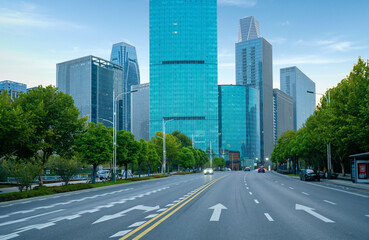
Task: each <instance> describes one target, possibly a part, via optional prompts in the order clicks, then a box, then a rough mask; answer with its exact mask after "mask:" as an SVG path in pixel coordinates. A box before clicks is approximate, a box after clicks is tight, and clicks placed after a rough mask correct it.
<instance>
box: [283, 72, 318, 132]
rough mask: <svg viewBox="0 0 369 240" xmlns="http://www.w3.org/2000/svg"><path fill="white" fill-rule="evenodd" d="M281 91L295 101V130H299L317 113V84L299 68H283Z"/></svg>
mask: <svg viewBox="0 0 369 240" xmlns="http://www.w3.org/2000/svg"><path fill="white" fill-rule="evenodd" d="M280 84H281V90H282V91H283V92H285V93H287V94H288V95H290V96H291V97H292V99H293V114H294V130H298V129H299V128H301V127H302V124H304V123H305V121H306V119H307V118H308V117H309V116H310V115H311V114H313V112H314V111H315V94H311V93H308V92H307V91H311V92H314V93H315V83H314V82H313V81H312V80H311V79H310V78H309V77H307V76H306V75H305V74H304V73H303V72H301V71H300V69H298V68H297V67H295V66H294V67H288V68H281V70H280Z"/></svg>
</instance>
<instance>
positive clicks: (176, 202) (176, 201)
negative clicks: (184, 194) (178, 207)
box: [173, 200, 181, 203]
mask: <svg viewBox="0 0 369 240" xmlns="http://www.w3.org/2000/svg"><path fill="white" fill-rule="evenodd" d="M180 201H181V200H175V201H173V202H174V203H177V202H180Z"/></svg>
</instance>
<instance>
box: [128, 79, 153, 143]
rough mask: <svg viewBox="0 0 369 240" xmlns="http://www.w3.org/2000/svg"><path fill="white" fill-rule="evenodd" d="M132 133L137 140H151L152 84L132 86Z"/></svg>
mask: <svg viewBox="0 0 369 240" xmlns="http://www.w3.org/2000/svg"><path fill="white" fill-rule="evenodd" d="M131 91H137V92H133V93H132V94H131V130H130V131H131V132H132V133H133V135H135V139H136V140H140V138H143V139H145V140H146V141H148V140H149V137H150V135H149V133H150V131H149V121H150V84H149V83H143V84H140V85H133V86H131Z"/></svg>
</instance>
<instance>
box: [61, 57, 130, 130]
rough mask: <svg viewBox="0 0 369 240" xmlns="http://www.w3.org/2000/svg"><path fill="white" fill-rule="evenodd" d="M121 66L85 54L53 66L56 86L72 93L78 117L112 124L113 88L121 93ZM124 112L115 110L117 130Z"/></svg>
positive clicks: (62, 90)
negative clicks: (78, 112) (54, 67)
mask: <svg viewBox="0 0 369 240" xmlns="http://www.w3.org/2000/svg"><path fill="white" fill-rule="evenodd" d="M122 79H123V67H122V66H120V65H117V64H114V63H112V62H109V61H106V60H104V59H101V58H98V57H94V56H87V57H82V58H78V59H74V60H71V61H67V62H63V63H58V64H57V65H56V86H57V87H58V88H59V90H60V91H61V92H64V93H67V94H69V95H71V96H72V97H73V99H74V105H75V106H76V107H77V108H78V109H79V111H80V112H81V113H80V117H83V116H88V121H89V122H95V123H97V122H102V123H103V124H104V125H105V126H107V127H112V122H113V90H115V93H116V94H120V93H122V92H123V81H122ZM122 120H123V112H122V111H121V110H119V108H118V112H117V122H118V123H120V124H118V130H121V128H119V126H122Z"/></svg>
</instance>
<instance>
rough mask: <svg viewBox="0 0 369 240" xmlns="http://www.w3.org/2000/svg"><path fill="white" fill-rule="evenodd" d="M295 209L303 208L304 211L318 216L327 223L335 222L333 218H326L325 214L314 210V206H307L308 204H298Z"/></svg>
mask: <svg viewBox="0 0 369 240" xmlns="http://www.w3.org/2000/svg"><path fill="white" fill-rule="evenodd" d="M295 209H296V210H303V211H305V212H307V213H309V214H310V215H312V216H314V217H316V218H319V219H320V220H322V221H323V222H326V223H334V221H332V220H331V219H329V218H326V217H324V216H323V215H320V214H319V213H316V212H314V210H315V209H314V208H310V207H307V206H304V205H300V204H296V207H295Z"/></svg>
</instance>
